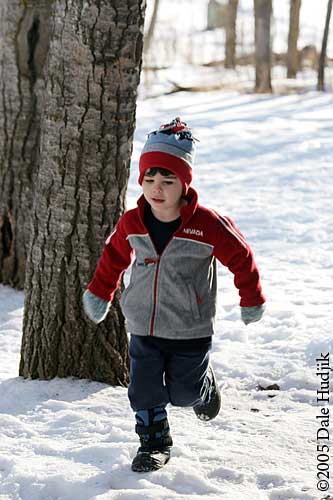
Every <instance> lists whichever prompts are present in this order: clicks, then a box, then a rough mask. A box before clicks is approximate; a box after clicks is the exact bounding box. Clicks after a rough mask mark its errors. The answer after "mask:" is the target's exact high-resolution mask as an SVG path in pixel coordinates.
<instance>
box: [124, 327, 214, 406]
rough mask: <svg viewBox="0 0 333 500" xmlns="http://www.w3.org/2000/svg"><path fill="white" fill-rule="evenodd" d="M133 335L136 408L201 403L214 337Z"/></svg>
mask: <svg viewBox="0 0 333 500" xmlns="http://www.w3.org/2000/svg"><path fill="white" fill-rule="evenodd" d="M186 342H187V344H186V349H184V344H183V343H182V342H181V341H177V340H173V341H165V340H164V339H159V338H154V337H148V336H146V337H140V336H138V335H131V339H130V345H129V355H130V384H129V388H128V397H129V400H130V404H131V407H132V409H133V410H134V411H136V412H137V411H138V410H142V409H150V408H155V407H165V406H166V405H167V404H168V403H171V404H172V405H173V406H196V405H197V404H201V403H202V402H203V401H204V400H205V397H206V394H207V391H208V389H209V386H210V384H209V381H208V379H207V378H206V374H207V369H208V364H209V350H210V348H211V339H210V338H209V339H208V340H207V342H203V343H202V344H199V345H198V344H197V343H195V342H194V343H193V347H192V349H191V343H190V342H189V341H186Z"/></svg>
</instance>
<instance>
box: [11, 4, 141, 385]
mask: <svg viewBox="0 0 333 500" xmlns="http://www.w3.org/2000/svg"><path fill="white" fill-rule="evenodd" d="M53 6H54V12H53V33H52V37H51V40H50V49H49V57H48V66H47V86H46V93H45V108H44V112H43V119H42V123H41V143H40V158H39V171H38V178H37V189H36V196H35V201H34V207H33V218H32V220H33V229H32V241H31V246H30V251H29V255H28V265H27V274H26V285H25V292H26V300H25V309H24V324H23V339H22V348H21V363H20V375H22V376H24V377H31V378H41V379H49V378H53V377H55V376H59V377H68V376H74V377H79V378H88V379H93V380H97V381H102V382H108V383H111V384H126V383H127V381H128V370H127V367H128V355H127V334H126V331H125V328H124V319H123V316H122V314H121V311H120V308H119V303H118V302H117V301H116V300H115V301H114V303H113V308H112V311H111V312H110V313H109V316H108V318H107V319H106V320H105V321H104V322H103V323H102V324H101V325H98V326H95V325H93V324H92V323H91V322H90V321H89V320H88V319H87V318H86V317H85V315H84V312H83V308H82V293H83V291H84V290H85V289H86V287H87V285H88V283H89V281H90V279H91V278H92V275H93V273H94V271H95V268H96V265H97V262H98V259H99V257H100V255H101V251H102V247H103V242H104V240H105V238H106V236H107V235H108V234H109V233H110V231H112V228H113V227H114V226H115V224H116V222H117V220H118V219H119V216H120V215H121V214H122V213H123V211H124V208H125V206H124V204H125V194H126V187H127V181H128V175H129V165H130V157H131V153H132V140H133V133H134V127H135V111H136V97H137V87H138V84H139V79H140V70H141V60H142V59H141V58H142V45H143V22H144V10H145V3H144V2H143V3H142V2H141V0H129V1H127V2H122V1H121V0H112V1H110V0H109V1H101V2H98V3H97V2H96V3H94V2H93V3H88V2H85V3H84V4H82V1H79V0H66V1H65V0H56V1H55V2H54V4H53Z"/></svg>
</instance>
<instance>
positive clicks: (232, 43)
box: [224, 0, 238, 68]
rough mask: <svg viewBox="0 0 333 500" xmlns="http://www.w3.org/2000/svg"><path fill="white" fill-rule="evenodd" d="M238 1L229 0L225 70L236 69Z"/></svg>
mask: <svg viewBox="0 0 333 500" xmlns="http://www.w3.org/2000/svg"><path fill="white" fill-rule="evenodd" d="M237 8H238V0H229V4H228V16H227V23H226V28H225V59H224V67H225V68H235V65H236V18H237Z"/></svg>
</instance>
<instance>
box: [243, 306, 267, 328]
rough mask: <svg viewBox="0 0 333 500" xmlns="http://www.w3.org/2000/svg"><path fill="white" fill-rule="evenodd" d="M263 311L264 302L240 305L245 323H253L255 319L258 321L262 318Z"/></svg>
mask: <svg viewBox="0 0 333 500" xmlns="http://www.w3.org/2000/svg"><path fill="white" fill-rule="evenodd" d="M264 311H265V305H264V304H261V305H260V306H253V307H241V316H242V321H243V323H245V325H248V324H249V323H254V322H255V321H259V320H260V319H261V318H262V315H263V314H264Z"/></svg>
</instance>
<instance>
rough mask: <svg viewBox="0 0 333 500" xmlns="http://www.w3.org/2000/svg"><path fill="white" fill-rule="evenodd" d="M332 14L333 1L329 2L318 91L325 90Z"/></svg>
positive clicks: (320, 59)
mask: <svg viewBox="0 0 333 500" xmlns="http://www.w3.org/2000/svg"><path fill="white" fill-rule="evenodd" d="M331 13H332V0H328V2H327V11H326V19H325V29H324V36H323V41H322V45H321V52H320V58H319V68H318V82H317V90H325V74H324V73H325V63H326V49H327V41H328V32H329V26H330V20H331Z"/></svg>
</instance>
